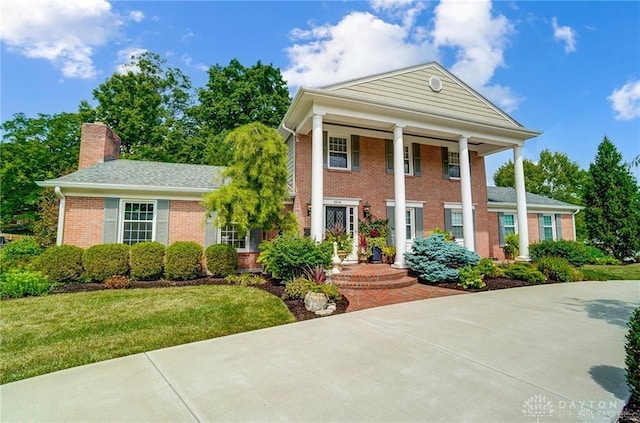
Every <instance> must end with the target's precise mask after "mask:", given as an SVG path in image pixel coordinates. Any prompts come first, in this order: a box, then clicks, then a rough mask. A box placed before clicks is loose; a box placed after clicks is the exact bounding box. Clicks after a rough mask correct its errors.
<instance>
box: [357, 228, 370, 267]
mask: <svg viewBox="0 0 640 423" xmlns="http://www.w3.org/2000/svg"><path fill="white" fill-rule="evenodd" d="M368 259H369V243H368V242H367V236H366V235H365V234H363V233H359V234H358V262H360V263H366V262H367V260H368Z"/></svg>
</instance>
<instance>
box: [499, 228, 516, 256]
mask: <svg viewBox="0 0 640 423" xmlns="http://www.w3.org/2000/svg"><path fill="white" fill-rule="evenodd" d="M519 245H520V242H519V238H518V234H516V233H510V234H507V236H505V237H504V247H502V251H504V258H506V259H507V260H513V259H514V258H515V257H516V256H517V255H518V253H519V252H520V249H519Z"/></svg>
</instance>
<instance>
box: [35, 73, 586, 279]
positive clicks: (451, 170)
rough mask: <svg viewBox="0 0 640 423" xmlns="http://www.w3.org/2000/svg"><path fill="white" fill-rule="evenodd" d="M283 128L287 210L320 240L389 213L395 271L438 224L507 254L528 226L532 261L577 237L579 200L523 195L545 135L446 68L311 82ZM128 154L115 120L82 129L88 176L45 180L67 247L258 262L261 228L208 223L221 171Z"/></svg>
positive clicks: (463, 239)
mask: <svg viewBox="0 0 640 423" xmlns="http://www.w3.org/2000/svg"><path fill="white" fill-rule="evenodd" d="M279 131H280V133H281V134H282V136H283V139H284V140H285V142H286V144H287V146H288V151H289V169H290V181H289V183H290V189H291V198H290V200H289V201H287V203H288V204H287V206H286V207H287V208H291V207H292V208H293V210H294V212H295V213H296V214H297V216H298V222H299V223H300V227H301V233H302V232H303V231H304V232H306V233H308V234H309V235H310V236H311V237H313V238H315V239H317V240H321V239H322V238H323V236H324V231H325V227H326V226H328V225H329V224H331V223H332V222H336V221H339V222H343V223H344V224H345V226H346V227H347V228H349V230H350V231H351V233H352V234H353V235H354V240H355V239H357V231H358V222H359V220H360V219H362V217H363V213H364V207H365V205H367V207H368V208H370V212H371V214H372V215H374V216H376V217H380V218H384V219H389V225H390V227H391V228H392V236H391V242H392V243H393V244H395V245H396V250H397V252H398V254H397V255H396V263H395V264H394V266H395V267H405V266H406V264H405V262H404V257H403V255H402V253H403V252H405V251H406V250H407V249H408V248H411V243H412V241H413V239H415V238H416V237H419V236H423V235H426V234H427V233H428V232H429V231H431V230H433V229H435V228H444V229H447V230H450V231H451V232H453V233H454V234H455V235H456V238H457V239H458V240H459V242H460V243H462V244H463V245H465V246H466V247H467V248H469V249H471V250H474V251H476V252H478V253H479V254H480V255H481V256H484V257H497V258H501V257H502V250H501V245H503V240H504V236H505V234H506V233H509V232H517V233H519V235H520V254H521V256H522V257H521V258H526V257H527V256H528V244H529V243H530V242H533V241H537V240H539V239H549V238H550V239H560V238H564V239H574V238H575V228H574V214H575V213H577V212H578V211H579V209H580V207H578V206H575V205H571V204H567V203H562V202H559V201H555V200H551V199H549V198H545V197H541V196H537V195H533V194H530V193H526V192H525V190H524V175H523V168H522V146H523V145H524V143H525V141H526V140H528V139H530V138H533V137H535V136H537V135H539V134H540V133H539V132H537V131H534V130H531V129H527V128H525V127H523V126H522V125H521V124H519V123H518V122H516V121H515V120H514V119H513V118H511V117H509V116H508V115H507V114H506V113H504V112H503V111H501V110H500V109H499V108H497V107H496V106H494V105H493V104H491V103H490V102H489V101H487V100H486V99H484V98H483V97H482V96H480V95H479V94H478V93H476V92H475V91H473V90H472V89H471V88H469V87H468V86H467V85H465V84H464V83H463V82H462V81H460V80H459V79H457V78H456V77H455V76H453V75H452V74H451V73H449V72H448V71H447V70H445V69H444V68H442V67H441V66H440V65H438V64H437V63H428V64H425V65H420V66H416V67H412V68H408V69H401V70H398V71H394V72H389V73H385V74H381V75H374V76H371V77H367V78H361V79H357V80H353V81H348V82H344V83H341V84H336V85H332V86H329V87H325V88H306V87H302V88H300V89H299V91H298V93H297V95H296V96H295V98H294V99H293V101H292V103H291V106H290V107H289V110H288V111H287V113H286V115H285V117H284V119H283V121H282V123H281V125H280V127H279ZM119 150H120V139H119V137H118V136H117V135H116V134H114V133H113V132H112V131H111V130H110V129H109V128H108V127H107V126H106V125H104V124H101V123H94V124H84V125H83V127H82V141H81V147H80V158H79V169H78V171H76V172H74V173H71V174H69V175H66V176H63V177H61V178H57V179H52V180H47V181H40V182H38V184H39V185H40V186H43V187H53V188H54V189H55V191H56V192H57V193H58V195H59V196H60V198H61V202H60V215H59V221H58V239H57V242H58V244H73V245H78V246H80V247H84V248H86V247H89V246H91V245H95V244H100V243H108V242H123V243H126V244H133V243H136V242H139V241H143V240H156V241H159V242H162V243H164V244H167V245H168V244H171V243H173V242H175V241H179V240H180V241H184V240H186V241H195V242H197V243H199V244H201V245H203V246H204V247H207V246H208V245H210V244H213V243H218V242H225V243H230V244H232V245H234V246H236V248H237V249H238V251H239V253H240V257H241V263H240V267H241V268H243V269H256V268H258V265H257V263H256V261H255V260H256V258H257V253H258V248H257V247H258V244H259V242H260V236H261V234H260V232H259V231H251V232H250V233H249V234H247V236H246V237H239V236H238V234H237V233H236V231H235V229H234V227H233V226H232V225H231V226H229V227H224V228H216V227H214V226H213V224H212V219H209V220H206V218H205V211H204V207H203V206H202V204H201V201H202V196H203V195H204V194H206V193H208V192H211V191H212V190H215V189H216V188H217V187H219V186H220V185H219V184H220V183H221V179H220V177H219V175H220V173H221V171H222V168H220V167H215V166H202V165H186V164H176V163H157V162H147V161H131V160H120V159H119V157H118V153H119ZM505 150H512V151H513V154H514V162H515V169H516V185H517V186H516V188H515V189H513V188H496V187H487V184H486V175H485V165H484V157H485V156H487V155H489V154H493V153H497V152H500V151H505ZM395 169H404V171H403V172H395ZM318 205H320V206H318ZM395 222H404V225H403V226H404V230H396V224H395Z"/></svg>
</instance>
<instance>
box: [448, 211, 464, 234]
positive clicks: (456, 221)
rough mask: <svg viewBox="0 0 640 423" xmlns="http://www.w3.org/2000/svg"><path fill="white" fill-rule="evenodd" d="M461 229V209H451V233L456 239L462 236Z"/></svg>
mask: <svg viewBox="0 0 640 423" xmlns="http://www.w3.org/2000/svg"><path fill="white" fill-rule="evenodd" d="M463 233H464V232H463V231H462V211H461V210H451V234H452V235H453V236H454V237H455V238H456V239H462V237H463Z"/></svg>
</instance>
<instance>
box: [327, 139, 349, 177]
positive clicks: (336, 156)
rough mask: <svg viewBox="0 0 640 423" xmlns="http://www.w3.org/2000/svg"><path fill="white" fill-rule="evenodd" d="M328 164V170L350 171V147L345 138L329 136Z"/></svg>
mask: <svg viewBox="0 0 640 423" xmlns="http://www.w3.org/2000/svg"><path fill="white" fill-rule="evenodd" d="M328 144H329V145H328V151H327V154H328V155H329V157H328V163H329V168H330V169H350V168H351V160H350V157H349V153H350V151H349V150H350V146H349V144H350V143H349V140H348V139H347V137H342V136H329V143H328Z"/></svg>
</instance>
